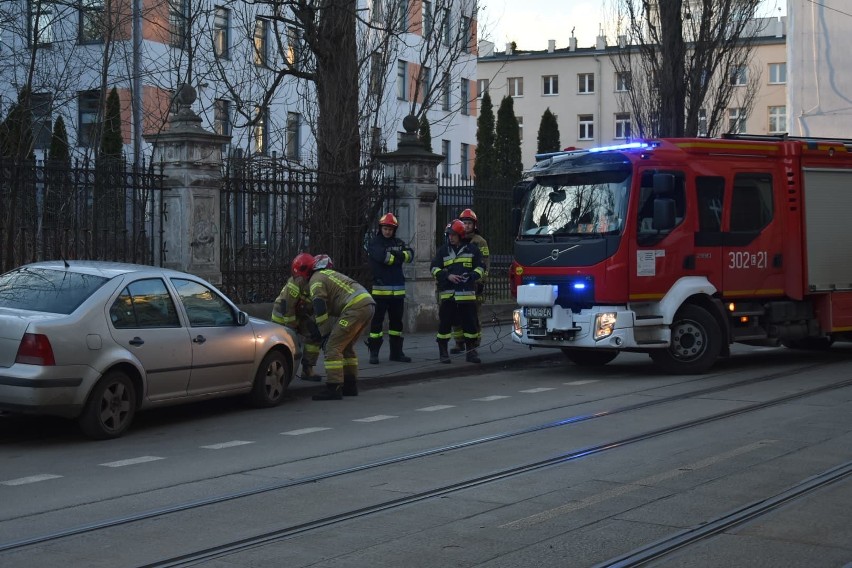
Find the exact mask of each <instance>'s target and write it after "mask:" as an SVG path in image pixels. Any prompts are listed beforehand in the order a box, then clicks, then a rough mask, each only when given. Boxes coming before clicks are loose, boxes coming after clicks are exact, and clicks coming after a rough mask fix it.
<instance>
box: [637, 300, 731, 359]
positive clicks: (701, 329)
mask: <svg viewBox="0 0 852 568" xmlns="http://www.w3.org/2000/svg"><path fill="white" fill-rule="evenodd" d="M671 330H672V339H671V345H670V346H669V348H668V349H655V350H654V351H651V353H650V355H651V359H653V360H654V363H656V364H657V365H659V366H660V367H661V368H662V369H663V370H664V371H666V372H667V373H671V374H698V373H703V372H704V371H706V370H707V369H709V368H710V367H711V366H712V365H713V363H715V362H716V358H717V357H718V356H719V351H720V350H721V345H722V343H721V335H722V333H721V331H720V329H719V323H718V322H717V321H716V320H715V318H713V316H712V315H710V314H709V313H708V312H707V310H705V309H703V308H700V307H698V306H694V305H685V306H682V307H681V308H680V309H679V310H678V311H677V313H676V314H675V317H674V321H673V322H672V325H671Z"/></svg>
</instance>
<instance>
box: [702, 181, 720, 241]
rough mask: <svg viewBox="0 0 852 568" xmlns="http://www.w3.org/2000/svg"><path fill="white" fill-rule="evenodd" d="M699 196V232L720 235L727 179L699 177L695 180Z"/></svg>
mask: <svg viewBox="0 0 852 568" xmlns="http://www.w3.org/2000/svg"><path fill="white" fill-rule="evenodd" d="M695 192H696V193H697V196H698V230H699V232H702V233H718V232H720V231H721V230H722V205H723V203H724V197H725V178H723V177H721V176H698V177H697V178H695Z"/></svg>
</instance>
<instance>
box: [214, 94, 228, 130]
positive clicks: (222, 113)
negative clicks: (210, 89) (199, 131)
mask: <svg viewBox="0 0 852 568" xmlns="http://www.w3.org/2000/svg"><path fill="white" fill-rule="evenodd" d="M213 105H214V110H213V131H214V132H215V133H216V134H221V135H222V136H230V135H231V101H228V100H225V99H216V100H215V101H214V102H213Z"/></svg>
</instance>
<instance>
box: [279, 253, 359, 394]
mask: <svg viewBox="0 0 852 568" xmlns="http://www.w3.org/2000/svg"><path fill="white" fill-rule="evenodd" d="M303 254H304V253H303ZM300 257H301V258H300ZM307 257H310V255H307ZM311 260H313V262H310V261H311ZM330 266H331V259H330V258H329V257H328V256H326V255H319V256H317V257H316V258H314V257H310V258H305V257H302V255H298V256H297V257H296V258H295V259H293V264H292V272H293V277H294V278H295V279H296V281H297V283H298V284H299V285H300V286H302V285H307V287H308V289H309V290H310V295H311V302H312V304H313V308H314V317H315V318H316V323H317V328H318V329H319V336H320V338H321V342H322V345H323V346H324V351H325V371H326V379H325V385H326V390H325V391H324V392H322V393H319V394H315V395H314V396H313V399H314V400H341V399H342V398H343V396H358V382H357V381H358V356H357V355H356V354H355V343H356V342H357V341H358V338H359V337H360V336H361V333H362V332H363V331H364V330H365V329H366V327H367V326H368V325H369V324H370V320H371V319H372V318H373V311H374V310H375V305H376V303H375V301H373V297H372V296H370V293H369V292H367V290H366V289H365V288H364V287H363V286H361V285H360V284H358V283H357V282H355V281H354V280H352V279H351V278H349V277H348V276H346V275H345V274H341V273H340V272H337V271H335V270H332V269H331V268H330ZM331 318H337V320H336V321H335V322H332V320H331Z"/></svg>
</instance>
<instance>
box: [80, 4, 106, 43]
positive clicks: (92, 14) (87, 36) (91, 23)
mask: <svg viewBox="0 0 852 568" xmlns="http://www.w3.org/2000/svg"><path fill="white" fill-rule="evenodd" d="M78 39H79V42H80V43H100V42H102V41H103V40H104V0H80V35H79V38H78Z"/></svg>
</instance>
